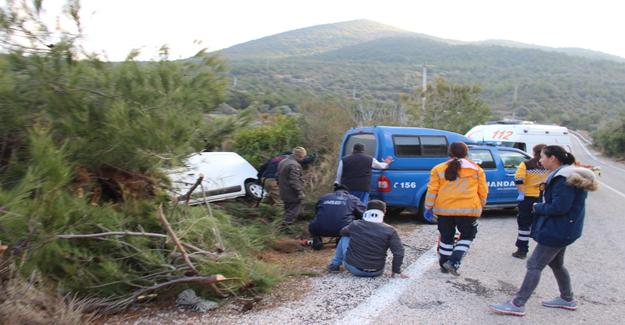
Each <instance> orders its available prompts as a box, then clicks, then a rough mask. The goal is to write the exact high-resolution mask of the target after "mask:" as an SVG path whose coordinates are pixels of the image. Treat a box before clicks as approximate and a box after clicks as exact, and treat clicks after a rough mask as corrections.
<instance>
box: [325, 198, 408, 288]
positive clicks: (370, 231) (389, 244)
mask: <svg viewBox="0 0 625 325" xmlns="http://www.w3.org/2000/svg"><path fill="white" fill-rule="evenodd" d="M385 211H386V204H385V203H384V202H382V201H379V200H371V201H369V203H368V204H367V211H365V213H364V214H363V216H362V220H356V221H354V222H352V223H350V224H349V225H347V226H345V227H344V228H343V229H341V235H342V237H341V239H340V241H339V243H338V246H337V247H336V254H335V255H334V257H333V258H332V262H331V263H330V265H329V266H328V271H330V272H338V271H339V267H340V265H341V264H343V265H344V266H345V269H346V270H348V271H349V272H350V273H352V274H353V275H355V276H360V277H376V276H380V275H382V273H384V265H385V264H386V252H387V251H388V250H389V248H390V250H391V252H392V253H393V268H392V269H393V273H392V275H391V276H395V275H399V276H400V277H402V278H407V277H408V276H407V275H404V274H402V273H401V265H402V263H403V260H404V246H403V245H402V243H401V239H399V235H398V234H397V230H395V228H393V227H392V226H390V225H388V224H386V223H384V213H385Z"/></svg>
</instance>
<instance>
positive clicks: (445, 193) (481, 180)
mask: <svg viewBox="0 0 625 325" xmlns="http://www.w3.org/2000/svg"><path fill="white" fill-rule="evenodd" d="M467 152H468V148H467V145H466V144H464V143H463V142H453V143H452V144H451V145H449V156H450V159H449V160H448V161H447V162H444V163H441V164H438V165H436V166H435V167H434V168H432V171H431V172H430V182H429V183H428V191H427V194H426V195H425V211H424V215H423V216H424V218H425V219H426V220H428V221H435V220H437V219H438V231H439V232H440V235H441V237H440V243H439V246H438V252H439V264H440V266H441V271H442V272H443V273H447V272H449V273H451V274H453V275H456V276H458V275H459V274H458V268H459V267H460V262H461V260H462V257H463V256H464V255H465V254H466V252H467V251H468V250H469V247H470V246H471V242H472V241H473V239H474V238H475V235H476V234H477V218H479V217H480V215H481V214H482V208H483V207H484V205H486V197H487V195H488V185H487V184H486V176H485V175H484V171H483V170H482V168H481V167H480V166H478V165H477V164H476V163H474V162H472V161H469V160H468V159H467V158H466V157H467ZM456 227H457V228H458V231H460V238H459V240H458V241H457V242H455V243H454V236H455V234H456Z"/></svg>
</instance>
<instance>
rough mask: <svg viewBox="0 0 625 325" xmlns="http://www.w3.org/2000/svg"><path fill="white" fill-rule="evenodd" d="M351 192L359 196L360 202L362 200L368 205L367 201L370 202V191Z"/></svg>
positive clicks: (350, 192)
mask: <svg viewBox="0 0 625 325" xmlns="http://www.w3.org/2000/svg"><path fill="white" fill-rule="evenodd" d="M349 194H351V195H353V196H355V197H357V198H359V199H360V202H362V203H363V204H364V205H367V202H369V192H364V191H349Z"/></svg>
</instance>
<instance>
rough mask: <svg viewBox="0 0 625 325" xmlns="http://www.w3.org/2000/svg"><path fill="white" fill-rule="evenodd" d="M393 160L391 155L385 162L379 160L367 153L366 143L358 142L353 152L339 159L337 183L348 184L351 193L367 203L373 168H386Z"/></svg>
mask: <svg viewBox="0 0 625 325" xmlns="http://www.w3.org/2000/svg"><path fill="white" fill-rule="evenodd" d="M391 162H393V158H391V157H390V156H389V157H386V159H384V162H379V161H378V160H377V159H375V158H373V157H371V156H369V155H367V154H366V153H365V145H364V144H362V143H356V144H354V148H353V151H352V153H351V154H350V155H347V156H345V157H343V159H341V160H340V161H339V166H338V169H337V172H336V183H338V184H343V185H345V186H347V187H348V188H349V193H350V194H352V195H354V196H356V197H357V198H359V199H360V201H362V203H364V204H367V201H369V191H370V189H371V168H376V169H386V168H388V166H389V164H390V163H391Z"/></svg>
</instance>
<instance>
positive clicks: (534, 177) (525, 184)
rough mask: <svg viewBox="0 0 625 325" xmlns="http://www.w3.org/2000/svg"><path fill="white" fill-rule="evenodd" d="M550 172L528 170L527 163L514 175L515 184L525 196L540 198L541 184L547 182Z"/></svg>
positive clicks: (541, 169) (537, 169)
mask: <svg viewBox="0 0 625 325" xmlns="http://www.w3.org/2000/svg"><path fill="white" fill-rule="evenodd" d="M547 175H549V171H548V170H546V169H544V168H530V169H528V168H527V165H526V164H525V162H522V163H521V164H519V167H517V170H516V173H515V174H514V183H515V184H516V185H517V186H519V191H521V192H523V193H524V194H525V196H530V197H539V196H540V184H542V183H544V182H545V179H547Z"/></svg>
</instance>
